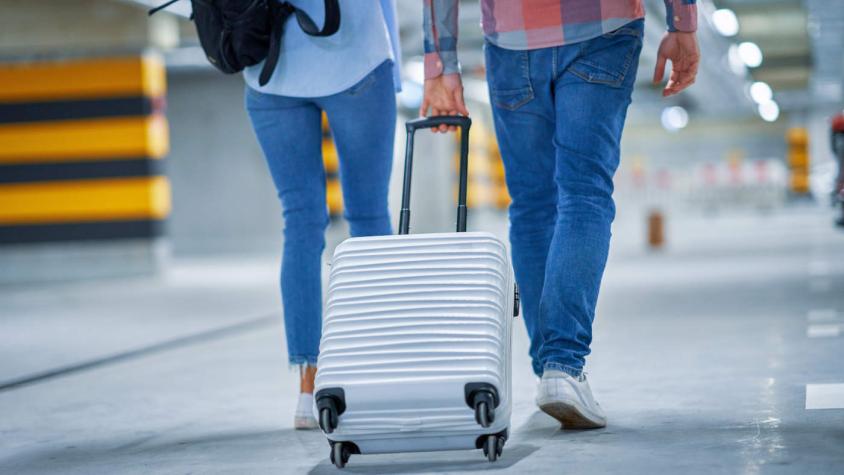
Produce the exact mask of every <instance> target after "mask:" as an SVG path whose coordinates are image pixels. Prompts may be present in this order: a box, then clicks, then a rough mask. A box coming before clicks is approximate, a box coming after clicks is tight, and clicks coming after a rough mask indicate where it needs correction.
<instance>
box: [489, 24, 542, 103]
mask: <svg viewBox="0 0 844 475" xmlns="http://www.w3.org/2000/svg"><path fill="white" fill-rule="evenodd" d="M484 56H485V60H486V71H487V72H486V77H487V83H488V85H489V95H490V99H492V102H493V104H494V105H495V106H496V107H499V108H501V109H507V110H516V109H518V108H519V107H521V106H523V105H525V104H527V103H528V102H530V101H531V100H533V87H532V86H531V83H530V64H529V58H528V51H526V50H510V49H504V48H500V47H498V46H495V45H494V44H492V43H490V42H489V41H487V42H485V44H484Z"/></svg>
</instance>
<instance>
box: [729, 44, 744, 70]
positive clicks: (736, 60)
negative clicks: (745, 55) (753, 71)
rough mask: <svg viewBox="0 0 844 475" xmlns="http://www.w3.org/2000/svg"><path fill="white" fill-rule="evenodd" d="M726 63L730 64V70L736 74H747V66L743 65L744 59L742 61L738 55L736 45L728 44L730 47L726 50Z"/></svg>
mask: <svg viewBox="0 0 844 475" xmlns="http://www.w3.org/2000/svg"><path fill="white" fill-rule="evenodd" d="M727 63H728V64H729V66H730V71H732V72H733V74H735V75H736V76H738V77H742V78H743V77H744V76H746V75H747V66H745V65H744V61H742V59H741V55H739V49H738V45H735V44H733V45H730V49H729V51H728V52H727Z"/></svg>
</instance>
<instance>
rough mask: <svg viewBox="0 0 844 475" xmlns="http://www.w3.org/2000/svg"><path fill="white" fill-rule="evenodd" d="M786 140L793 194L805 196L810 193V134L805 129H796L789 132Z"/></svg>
mask: <svg viewBox="0 0 844 475" xmlns="http://www.w3.org/2000/svg"><path fill="white" fill-rule="evenodd" d="M785 139H786V142H787V143H788V168H789V170H790V172H791V176H790V178H789V186H790V188H791V192H792V193H794V194H796V195H805V194H807V193H809V132H808V131H807V130H806V128H805V127H794V128H791V129H789V130H788V132H787V133H786V137H785Z"/></svg>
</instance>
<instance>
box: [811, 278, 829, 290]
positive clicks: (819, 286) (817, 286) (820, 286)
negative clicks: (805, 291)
mask: <svg viewBox="0 0 844 475" xmlns="http://www.w3.org/2000/svg"><path fill="white" fill-rule="evenodd" d="M831 287H832V285H831V283H830V282H829V279H824V278H816V279H812V280H810V281H809V290H811V291H812V292H817V293H821V292H828V291H829V289H830V288H831Z"/></svg>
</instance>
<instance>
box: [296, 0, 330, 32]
mask: <svg viewBox="0 0 844 475" xmlns="http://www.w3.org/2000/svg"><path fill="white" fill-rule="evenodd" d="M294 9H295V11H296V21H297V22H299V27H300V28H302V31H304V32H305V33H307V34H309V35H311V36H331V35H333V34H334V33H337V30H338V29H340V5H339V4H338V3H337V0H325V22H324V23H323V25H322V29H319V28H317V26H316V24H315V23H314V20H313V19H311V17H310V16H308V14H307V13H305V12H304V11H303V10H300V9H298V8H295V7H294Z"/></svg>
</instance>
